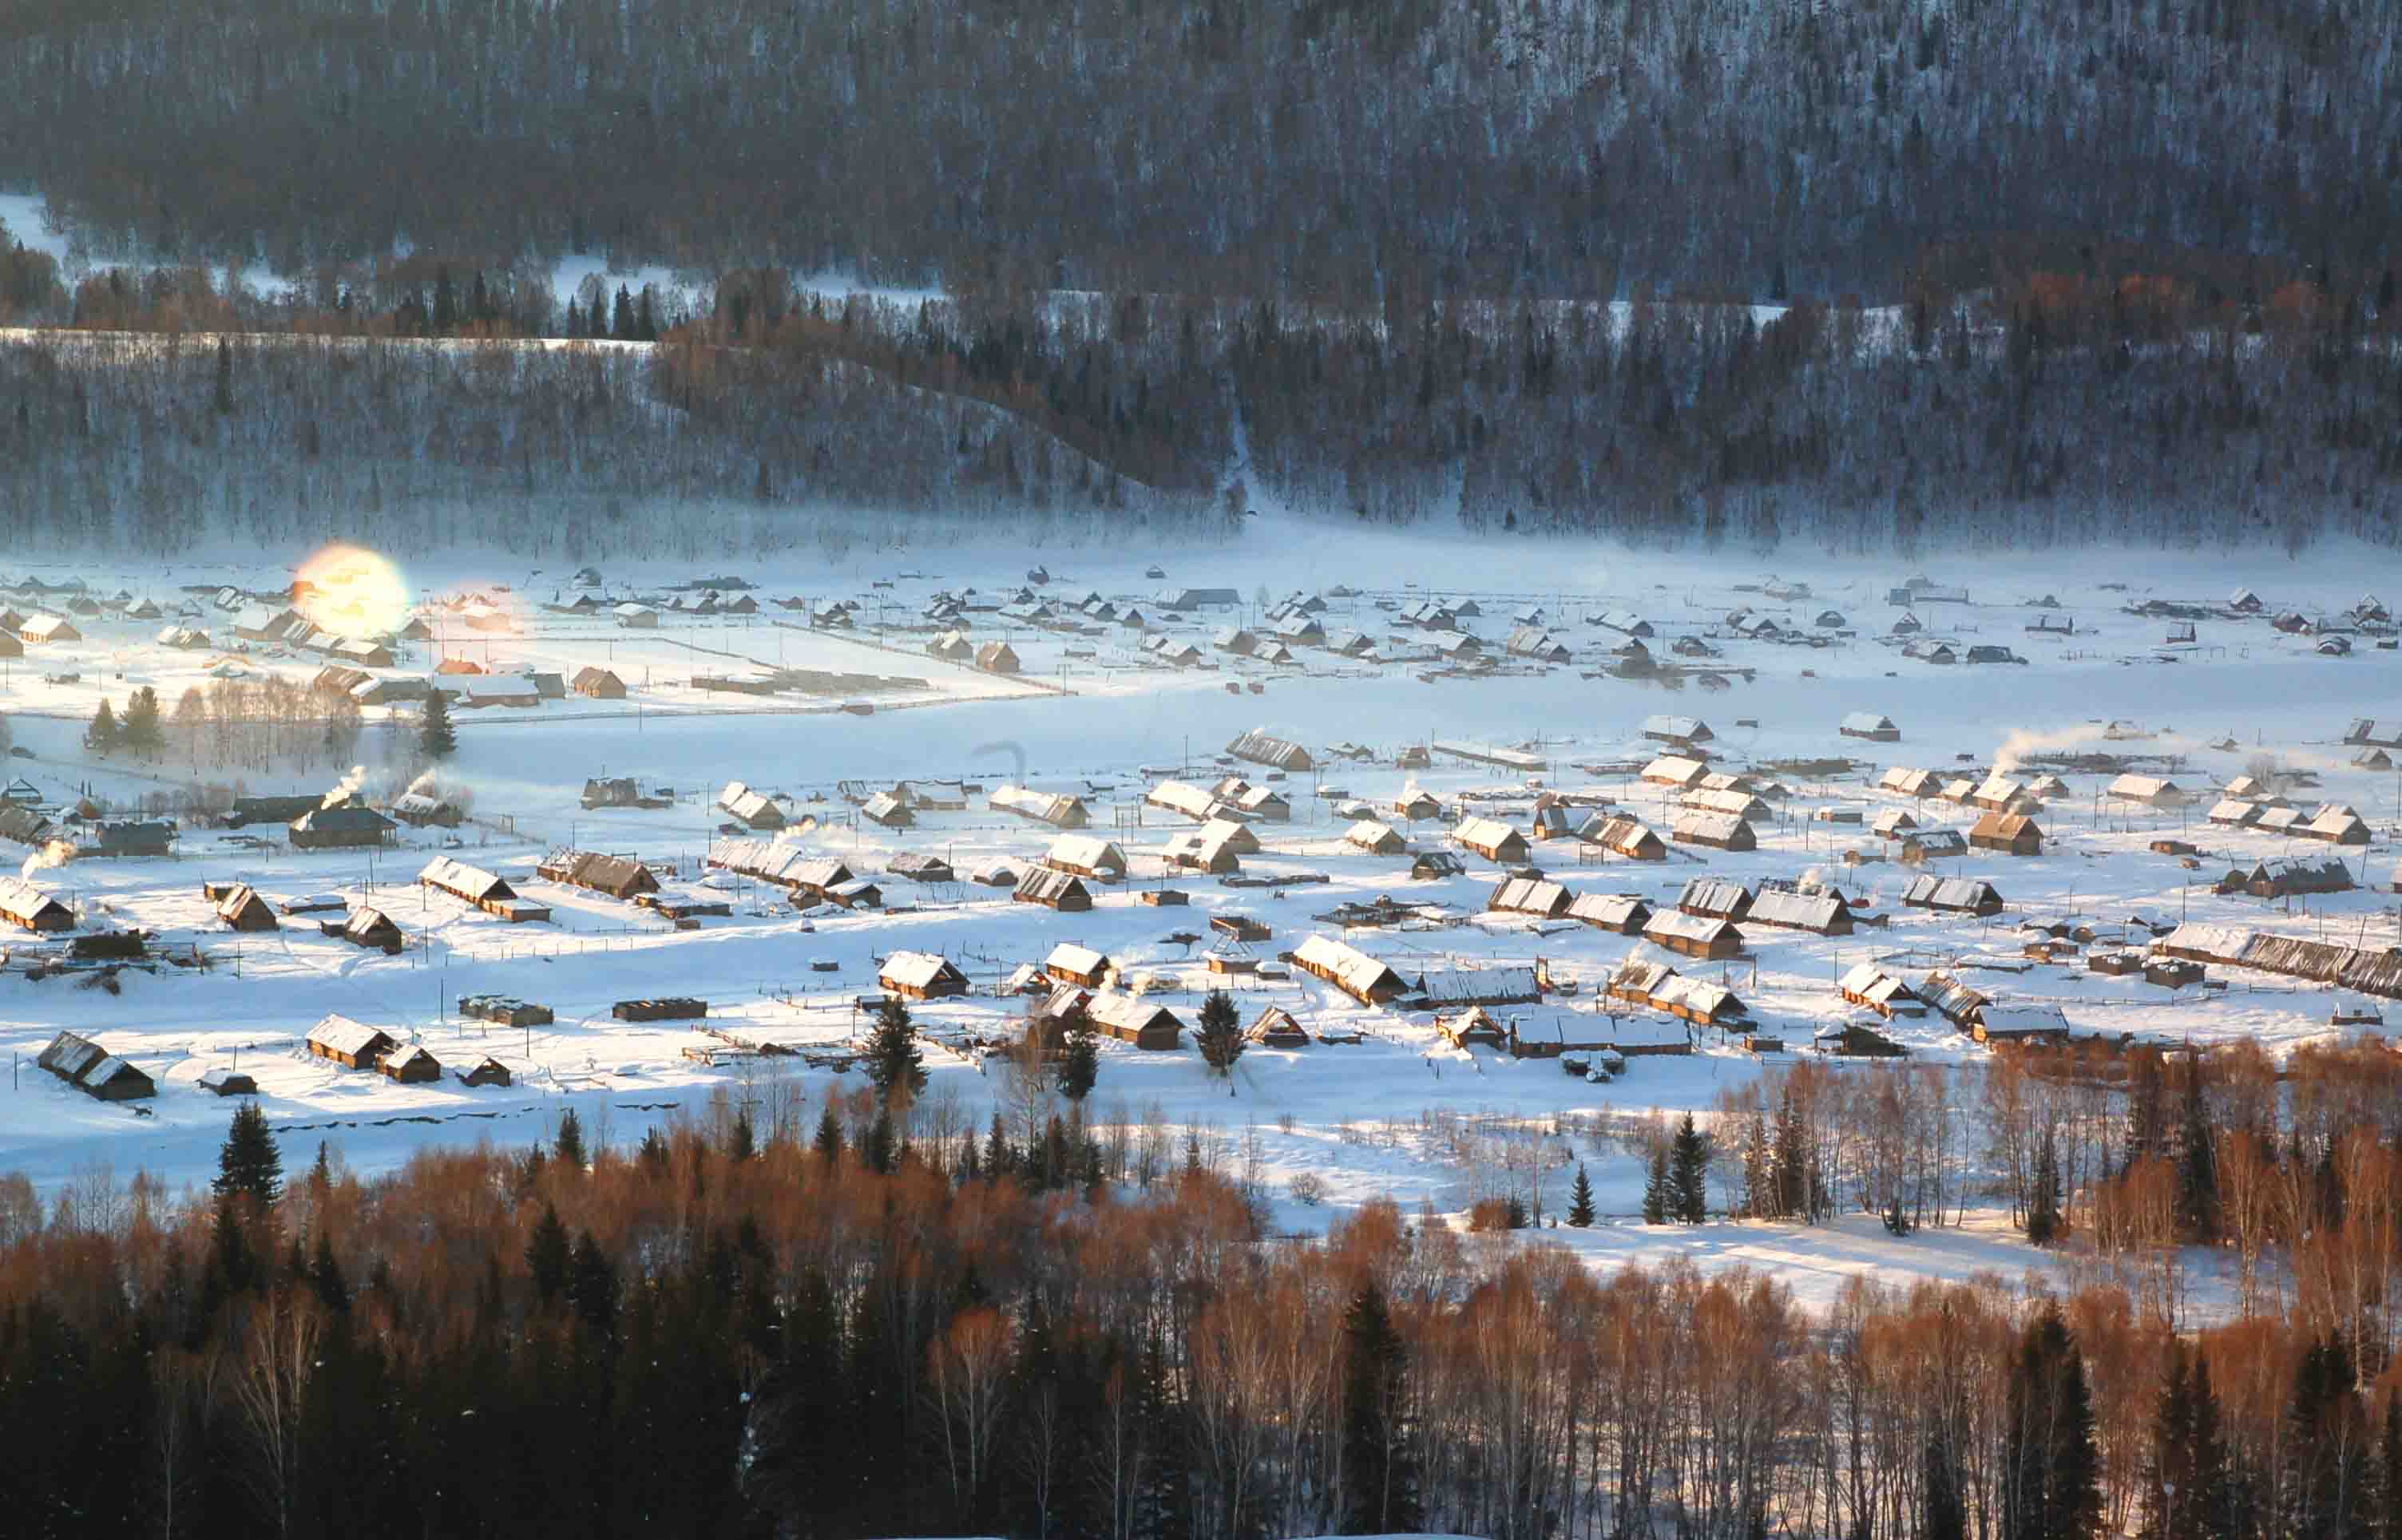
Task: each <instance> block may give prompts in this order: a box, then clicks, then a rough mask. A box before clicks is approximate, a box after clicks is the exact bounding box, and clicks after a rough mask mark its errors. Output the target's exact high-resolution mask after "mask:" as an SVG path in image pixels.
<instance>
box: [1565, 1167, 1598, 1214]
mask: <svg viewBox="0 0 2402 1540" xmlns="http://www.w3.org/2000/svg"><path fill="white" fill-rule="evenodd" d="M1568 1224H1569V1225H1570V1226H1571V1227H1572V1228H1574V1229H1577V1230H1584V1229H1588V1228H1590V1227H1591V1226H1592V1224H1593V1178H1592V1177H1590V1176H1586V1175H1585V1171H1584V1164H1583V1162H1578V1164H1577V1176H1576V1186H1574V1187H1572V1188H1570V1189H1568Z"/></svg>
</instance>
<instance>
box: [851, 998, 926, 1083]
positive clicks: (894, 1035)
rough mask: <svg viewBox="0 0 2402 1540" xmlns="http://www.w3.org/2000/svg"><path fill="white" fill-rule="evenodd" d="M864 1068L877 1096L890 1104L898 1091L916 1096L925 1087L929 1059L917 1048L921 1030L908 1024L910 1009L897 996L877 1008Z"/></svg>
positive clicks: (887, 999) (869, 1036)
mask: <svg viewBox="0 0 2402 1540" xmlns="http://www.w3.org/2000/svg"><path fill="white" fill-rule="evenodd" d="M865 1067H866V1070H867V1079H868V1080H869V1081H870V1083H872V1084H873V1085H874V1086H875V1087H876V1093H877V1095H878V1096H879V1097H881V1098H883V1099H884V1101H886V1102H887V1103H888V1104H889V1103H890V1101H891V1100H892V1098H893V1096H894V1095H895V1094H901V1093H905V1094H907V1095H911V1096H914V1095H916V1094H917V1093H918V1092H920V1091H923V1090H925V1089H926V1061H925V1056H924V1054H923V1053H921V1052H919V1051H918V1029H917V1028H916V1027H914V1026H912V1025H911V1024H909V1008H908V1007H907V1006H905V1005H904V1004H902V1003H901V997H899V996H897V995H889V996H887V997H885V1000H884V1003H883V1004H882V1005H881V1006H878V1007H877V1011H876V1029H875V1031H874V1032H872V1033H870V1034H869V1035H868V1039H867V1062H866V1066H865Z"/></svg>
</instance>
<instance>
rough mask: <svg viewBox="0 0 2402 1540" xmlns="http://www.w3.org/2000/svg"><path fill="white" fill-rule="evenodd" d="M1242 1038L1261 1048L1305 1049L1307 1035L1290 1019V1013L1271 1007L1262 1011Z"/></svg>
mask: <svg viewBox="0 0 2402 1540" xmlns="http://www.w3.org/2000/svg"><path fill="white" fill-rule="evenodd" d="M1243 1036H1244V1037H1245V1038H1247V1039H1249V1041H1251V1042H1255V1043H1257V1044H1259V1045H1260V1046H1261V1047H1262V1048H1307V1047H1308V1046H1309V1034H1308V1033H1306V1032H1305V1031H1303V1030H1302V1029H1301V1024H1300V1023H1299V1022H1297V1021H1294V1020H1293V1019H1292V1013H1291V1011H1286V1010H1285V1009H1284V1008H1283V1007H1282V1006H1277V1005H1272V1006H1269V1007H1268V1008H1266V1009H1265V1010H1263V1011H1261V1012H1260V1013H1259V1016H1258V1018H1257V1019H1256V1020H1254V1021H1253V1022H1252V1023H1251V1024H1250V1025H1249V1027H1247V1028H1245V1029H1244V1032H1243Z"/></svg>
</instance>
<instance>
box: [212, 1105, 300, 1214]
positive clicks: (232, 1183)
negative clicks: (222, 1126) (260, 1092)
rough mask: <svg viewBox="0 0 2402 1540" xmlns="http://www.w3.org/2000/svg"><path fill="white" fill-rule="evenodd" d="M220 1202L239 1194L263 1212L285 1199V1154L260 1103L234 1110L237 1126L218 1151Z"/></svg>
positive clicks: (228, 1130)
mask: <svg viewBox="0 0 2402 1540" xmlns="http://www.w3.org/2000/svg"><path fill="white" fill-rule="evenodd" d="M214 1187H215V1189H216V1194H217V1196H218V1197H220V1198H230V1197H232V1196H234V1195H235V1194H237V1193H239V1194H242V1195H243V1196H245V1197H247V1198H249V1199H250V1200H251V1201H252V1202H253V1203H256V1204H257V1205H258V1206H259V1207H260V1208H271V1207H273V1206H274V1204H275V1200H276V1199H278V1198H280V1197H282V1196H283V1151H282V1150H281V1149H279V1148H276V1144H275V1134H273V1133H272V1132H271V1131H270V1130H269V1128H268V1126H267V1114H266V1113H264V1112H261V1111H260V1110H259V1109H258V1104H257V1103H256V1102H247V1101H246V1102H244V1103H242V1106H240V1107H236V1108H234V1113H233V1122H232V1124H231V1125H230V1126H229V1127H228V1128H227V1130H226V1138H225V1144H224V1146H223V1148H220V1149H218V1151H217V1177H216V1181H215V1183H214Z"/></svg>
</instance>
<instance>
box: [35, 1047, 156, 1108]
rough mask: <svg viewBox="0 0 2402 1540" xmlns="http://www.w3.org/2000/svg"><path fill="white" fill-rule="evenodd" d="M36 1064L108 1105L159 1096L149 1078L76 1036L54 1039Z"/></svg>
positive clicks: (112, 1054) (37, 1057) (111, 1054)
mask: <svg viewBox="0 0 2402 1540" xmlns="http://www.w3.org/2000/svg"><path fill="white" fill-rule="evenodd" d="M34 1063H35V1064H36V1065H38V1066H41V1067H42V1068H44V1069H47V1070H48V1071H49V1072H50V1073H51V1074H53V1075H56V1076H57V1077H58V1078H59V1079H62V1080H64V1081H66V1082H67V1084H69V1085H71V1086H73V1087H75V1088H76V1090H77V1091H80V1092H82V1093H84V1094H85V1095H87V1096H92V1097H96V1098H98V1099H99V1100H101V1101H104V1102H138V1101H146V1100H148V1099H149V1098H150V1097H152V1096H155V1095H157V1094H158V1093H159V1087H158V1085H157V1084H156V1083H155V1082H153V1081H152V1079H150V1077H149V1076H148V1075H146V1074H145V1073H144V1072H143V1071H141V1070H139V1069H136V1068H134V1067H133V1066H131V1065H130V1064H127V1063H126V1062H125V1061H124V1060H123V1059H120V1058H118V1057H117V1055H116V1054H114V1053H111V1052H108V1050H106V1049H105V1048H103V1047H102V1046H101V1045H100V1044H98V1043H96V1042H94V1041H92V1040H91V1039H90V1038H85V1037H80V1036H78V1035H76V1033H73V1032H62V1033H60V1034H58V1036H56V1037H54V1038H51V1039H50V1041H49V1046H48V1047H47V1048H45V1049H43V1050H42V1051H41V1052H39V1053H37V1054H35V1056H34Z"/></svg>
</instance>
